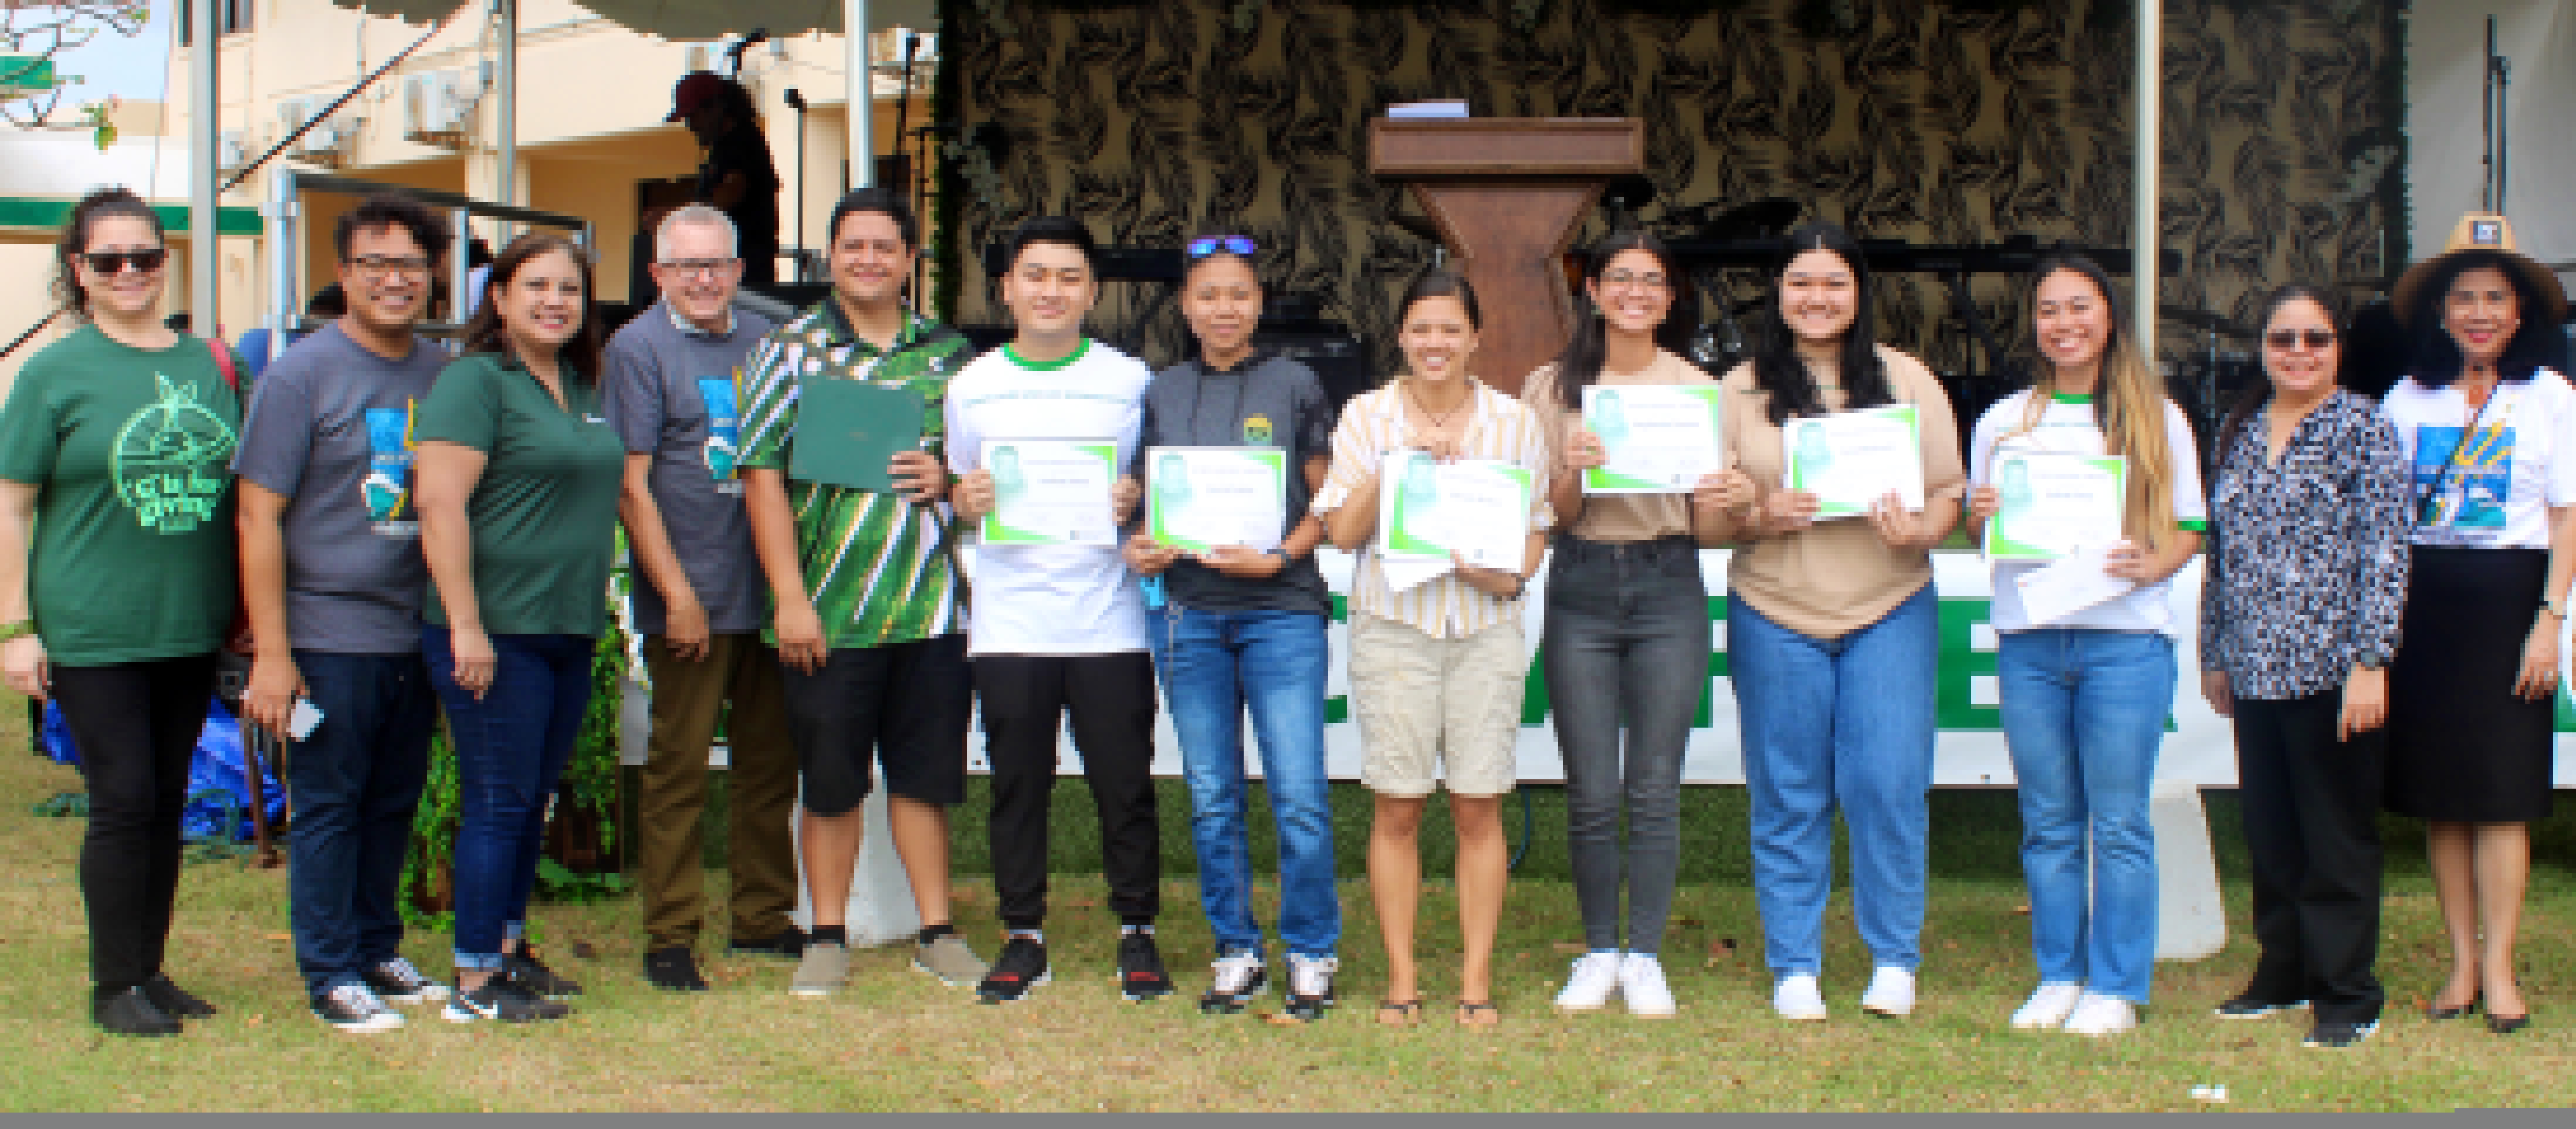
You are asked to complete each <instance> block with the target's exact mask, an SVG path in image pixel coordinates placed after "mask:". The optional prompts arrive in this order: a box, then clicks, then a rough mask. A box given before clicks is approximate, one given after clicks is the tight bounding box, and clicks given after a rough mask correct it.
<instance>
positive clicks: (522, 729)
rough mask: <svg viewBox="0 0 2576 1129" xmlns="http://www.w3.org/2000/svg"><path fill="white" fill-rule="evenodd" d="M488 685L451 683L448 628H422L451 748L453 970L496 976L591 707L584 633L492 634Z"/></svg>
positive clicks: (522, 913) (592, 646)
mask: <svg viewBox="0 0 2576 1129" xmlns="http://www.w3.org/2000/svg"><path fill="white" fill-rule="evenodd" d="M491 639H492V653H493V655H494V656H495V657H496V658H497V659H498V660H499V661H498V662H497V663H496V664H495V665H494V668H493V671H492V685H491V687H490V688H489V689H486V690H485V691H484V692H483V697H482V698H481V699H479V700H478V699H476V698H475V697H474V695H473V694H471V693H468V692H467V691H466V690H465V688H464V687H461V686H458V685H457V684H456V658H455V655H454V654H453V653H452V652H451V651H449V650H448V643H447V629H446V628H444V627H428V628H423V629H422V630H421V653H422V657H424V658H426V659H428V660H429V674H430V684H431V685H432V686H434V687H436V688H437V690H438V701H439V704H440V705H443V706H445V707H446V708H447V732H448V736H449V737H450V738H452V739H453V740H454V741H455V742H456V798H457V823H456V967H458V968H461V969H497V968H500V967H501V945H502V942H503V940H504V939H505V938H508V937H515V936H518V935H519V934H520V932H521V931H522V930H523V929H524V928H525V927H526V925H527V920H528V895H529V893H530V891H532V890H533V889H535V887H536V882H537V855H538V852H539V851H540V850H541V849H542V848H543V846H544V844H545V830H546V801H547V800H548V799H550V798H551V797H552V796H553V795H554V791H555V783H556V782H557V781H558V780H560V779H562V777H563V769H564V764H565V762H566V761H569V760H571V759H572V747H573V742H574V741H576V740H578V739H579V738H580V736H581V715H582V712H583V711H584V710H586V709H588V708H589V706H590V660H591V653H592V652H593V651H594V650H596V649H597V647H598V645H599V644H598V641H597V640H595V639H592V638H591V637H590V636H587V635H494V636H492V637H491Z"/></svg>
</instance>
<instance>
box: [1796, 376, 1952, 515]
mask: <svg viewBox="0 0 2576 1129" xmlns="http://www.w3.org/2000/svg"><path fill="white" fill-rule="evenodd" d="M1921 428H1922V417H1921V414H1920V413H1919V412H1917V411H1916V410H1915V407H1914V405H1912V404H1890V405H1888V406H1886V407H1880V408H1863V409H1861V410H1859V411H1856V412H1837V413H1835V414H1833V415H1825V416H1809V417H1806V418H1803V419H1793V420H1790V421H1789V422H1788V423H1786V424H1784V425H1782V427H1781V431H1780V443H1781V446H1782V453H1783V454H1785V455H1786V456H1787V458H1786V460H1785V461H1786V462H1787V464H1788V468H1789V469H1788V473H1787V474H1786V475H1784V476H1783V478H1784V479H1785V480H1786V481H1785V482H1783V484H1782V485H1784V486H1786V487H1787V488H1788V489H1791V490H1798V491H1804V492H1806V493H1809V494H1813V495H1815V496H1816V520H1818V521H1823V520H1826V519H1829V518H1838V517H1859V516H1861V515H1863V514H1866V513H1868V512H1869V509H1870V507H1871V506H1873V505H1876V504H1877V503H1878V500H1879V499H1880V498H1882V497H1885V496H1886V495H1888V494H1889V493H1894V494H1896V495H1897V497H1898V498H1899V499H1901V500H1902V501H1903V502H1904V503H1905V508H1906V509H1909V510H1921V509H1922V508H1923V442H1922V432H1921Z"/></svg>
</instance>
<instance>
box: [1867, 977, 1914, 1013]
mask: <svg viewBox="0 0 2576 1129" xmlns="http://www.w3.org/2000/svg"><path fill="white" fill-rule="evenodd" d="M1860 1009H1861V1010H1862V1011H1866V1012H1869V1013H1871V1014H1873V1015H1887V1016H1902V1015H1912V1014H1914V972H1913V970H1911V969H1905V968H1898V967H1896V966H1894V965H1886V964H1883V965H1880V966H1879V967H1878V971H1877V972H1875V973H1872V974H1870V978H1869V990H1868V991H1865V992H1862V993H1861V994H1860Z"/></svg>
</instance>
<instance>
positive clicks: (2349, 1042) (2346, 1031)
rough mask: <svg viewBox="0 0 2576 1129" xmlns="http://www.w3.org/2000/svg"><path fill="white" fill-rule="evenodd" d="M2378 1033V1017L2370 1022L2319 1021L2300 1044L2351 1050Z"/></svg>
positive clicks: (2331, 1049) (2328, 1048)
mask: <svg viewBox="0 0 2576 1129" xmlns="http://www.w3.org/2000/svg"><path fill="white" fill-rule="evenodd" d="M2378 1033H2379V1021H2378V1020H2376V1019H2374V1020H2371V1021H2370V1022H2368V1023H2319V1024H2317V1025H2316V1027H2315V1028H2314V1029H2313V1030H2310V1031H2309V1032H2308V1037H2307V1038H2306V1039H2303V1040H2301V1041H2300V1043H2299V1045H2300V1046H2303V1047H2318V1048H2322V1049H2324V1050H2330V1051H2340V1050H2349V1049H2351V1048H2353V1047H2358V1046H2360V1045H2361V1044H2362V1043H2363V1041H2365V1040H2367V1039H2369V1038H2370V1037H2371V1036H2372V1035H2375V1034H2378Z"/></svg>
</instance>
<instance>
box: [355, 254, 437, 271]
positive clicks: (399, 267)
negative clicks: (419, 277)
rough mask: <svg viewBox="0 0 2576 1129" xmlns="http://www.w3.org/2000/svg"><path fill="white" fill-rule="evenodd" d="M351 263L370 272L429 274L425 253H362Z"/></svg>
mask: <svg viewBox="0 0 2576 1129" xmlns="http://www.w3.org/2000/svg"><path fill="white" fill-rule="evenodd" d="M349 265H350V266H353V267H356V268H358V269H359V270H361V271H364V272H365V273H368V274H428V273H429V258H428V256H425V255H360V256H358V257H357V258H354V259H351V260H349Z"/></svg>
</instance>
